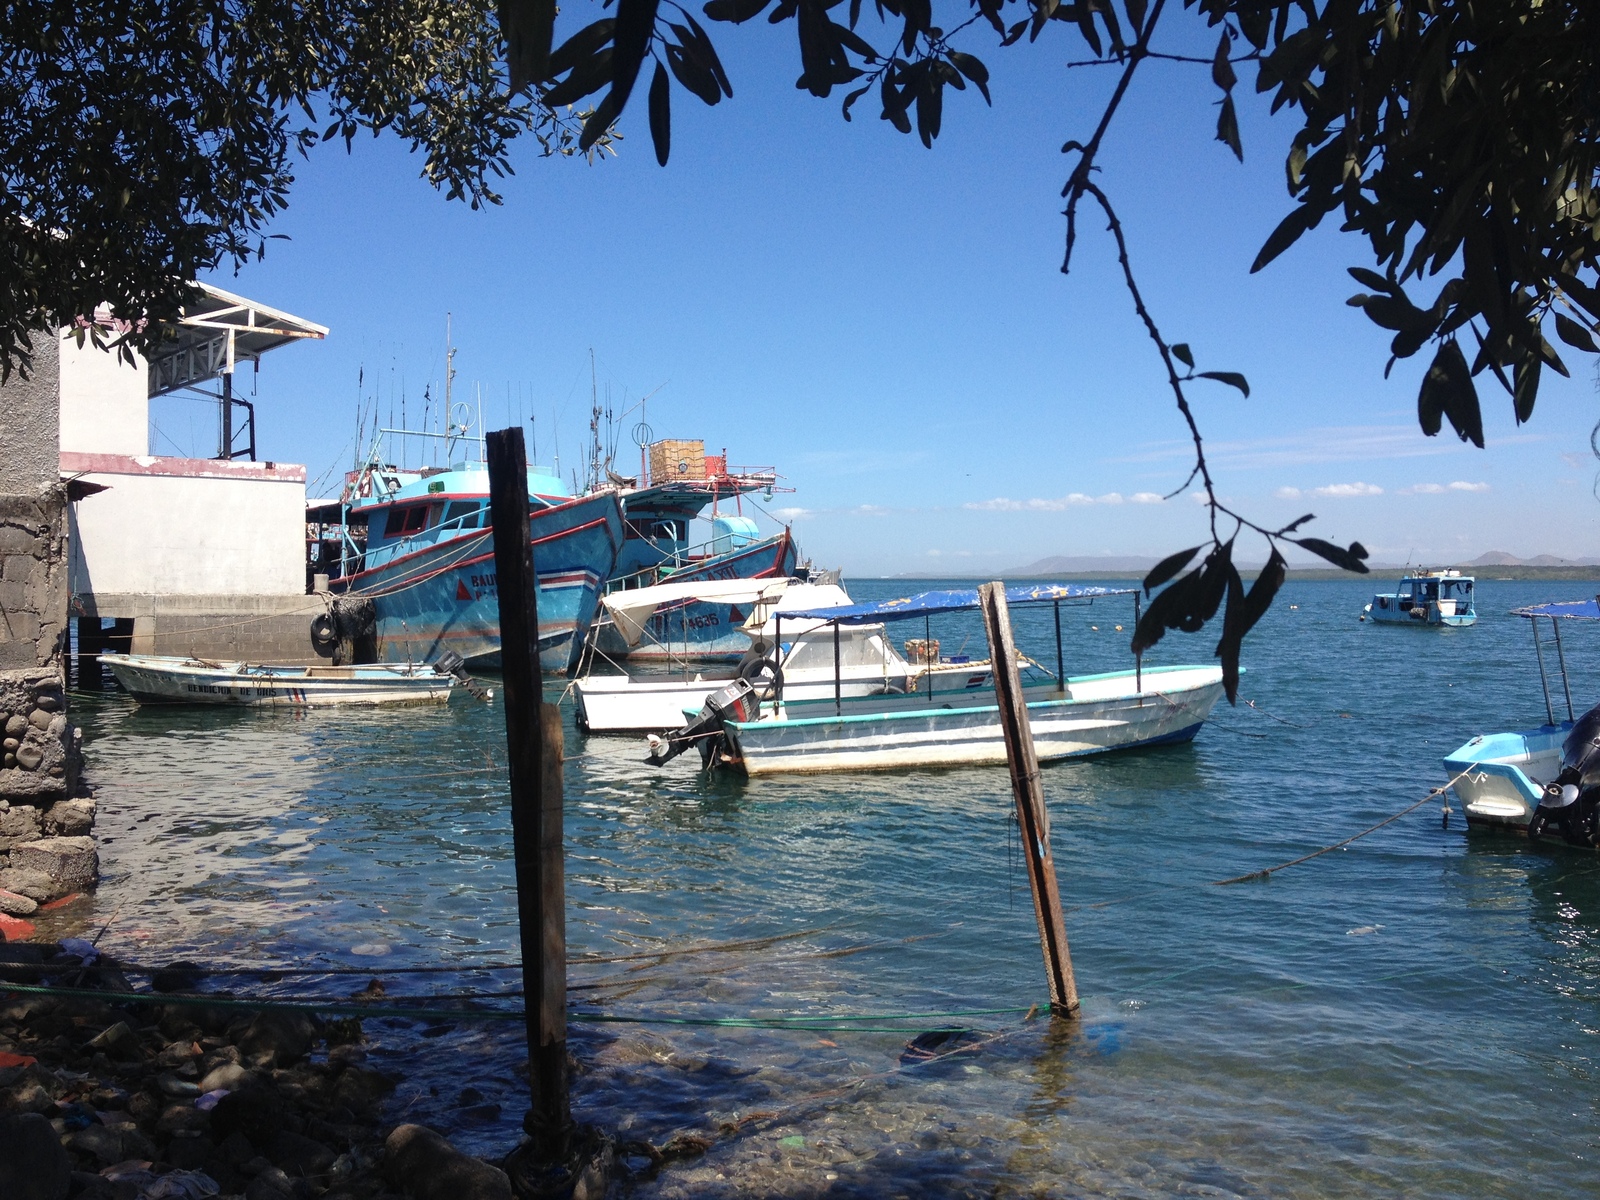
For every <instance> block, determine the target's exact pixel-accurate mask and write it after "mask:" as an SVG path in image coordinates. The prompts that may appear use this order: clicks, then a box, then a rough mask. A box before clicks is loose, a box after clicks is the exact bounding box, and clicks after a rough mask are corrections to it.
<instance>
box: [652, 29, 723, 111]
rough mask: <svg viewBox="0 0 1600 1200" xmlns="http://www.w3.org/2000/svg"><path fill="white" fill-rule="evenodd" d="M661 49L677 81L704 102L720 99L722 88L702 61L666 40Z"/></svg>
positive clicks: (712, 102) (708, 102)
mask: <svg viewBox="0 0 1600 1200" xmlns="http://www.w3.org/2000/svg"><path fill="white" fill-rule="evenodd" d="M674 28H678V27H677V26H674ZM685 32H687V31H685ZM663 49H665V51H666V54H667V65H668V66H669V67H671V68H672V73H673V75H675V76H677V79H678V82H679V83H681V84H683V86H684V87H685V88H687V89H688V90H689V91H691V92H693V93H694V94H695V95H696V96H698V97H700V99H701V100H702V101H703V102H704V103H706V104H715V103H717V102H718V101H719V100H721V99H722V89H721V88H719V87H718V86H717V80H716V76H714V75H712V73H711V71H710V69H709V68H707V67H706V66H705V64H704V63H702V62H700V61H699V60H698V59H696V58H694V57H693V56H691V55H690V54H689V52H688V50H686V49H685V48H684V47H682V46H675V45H673V44H672V43H671V42H668V43H667V44H666V45H665V46H664V47H663Z"/></svg>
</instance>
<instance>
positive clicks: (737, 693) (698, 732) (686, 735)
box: [645, 679, 761, 767]
mask: <svg viewBox="0 0 1600 1200" xmlns="http://www.w3.org/2000/svg"><path fill="white" fill-rule="evenodd" d="M760 710H761V700H760V698H759V696H758V694H757V692H756V688H755V686H754V685H753V684H752V683H751V682H750V681H749V680H748V679H735V680H734V681H733V682H732V683H730V684H728V685H727V686H726V687H722V688H718V689H717V690H716V691H714V692H712V693H711V695H709V696H707V697H706V703H705V707H703V708H702V709H701V710H700V715H699V716H698V717H696V718H695V719H694V720H692V721H690V722H689V723H688V724H687V725H685V726H684V727H683V728H682V729H679V730H676V731H674V732H672V733H669V734H666V735H665V736H660V735H657V734H654V733H652V734H651V735H650V737H649V739H648V745H649V747H650V756H649V757H648V758H646V759H645V762H647V763H649V764H650V765H651V766H652V767H661V766H665V765H666V764H667V763H669V762H671V761H672V760H673V759H675V758H677V757H678V755H680V754H682V753H683V752H684V751H685V750H687V749H689V747H690V746H694V745H698V746H699V747H700V765H701V766H702V767H709V766H711V765H713V764H714V763H716V762H718V761H720V755H721V751H722V750H723V749H724V748H725V747H726V745H727V742H726V739H725V738H724V736H723V732H722V725H723V722H724V721H748V720H750V719H751V718H752V717H754V716H755V715H756V714H757V713H758V712H759V711H760Z"/></svg>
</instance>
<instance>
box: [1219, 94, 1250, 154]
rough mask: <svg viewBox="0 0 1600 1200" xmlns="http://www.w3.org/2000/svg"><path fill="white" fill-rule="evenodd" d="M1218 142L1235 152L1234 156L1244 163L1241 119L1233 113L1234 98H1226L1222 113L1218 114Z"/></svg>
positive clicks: (1223, 101) (1224, 98)
mask: <svg viewBox="0 0 1600 1200" xmlns="http://www.w3.org/2000/svg"><path fill="white" fill-rule="evenodd" d="M1217 141H1219V142H1221V143H1223V144H1224V145H1225V146H1227V147H1228V149H1230V150H1232V151H1233V156H1234V157H1235V158H1237V159H1238V160H1239V161H1240V162H1243V161H1244V145H1243V143H1241V142H1240V141H1239V117H1238V115H1237V114H1236V113H1235V112H1234V111H1233V97H1232V96H1231V95H1230V96H1225V97H1223V100H1222V111H1221V112H1219V113H1218V114H1217Z"/></svg>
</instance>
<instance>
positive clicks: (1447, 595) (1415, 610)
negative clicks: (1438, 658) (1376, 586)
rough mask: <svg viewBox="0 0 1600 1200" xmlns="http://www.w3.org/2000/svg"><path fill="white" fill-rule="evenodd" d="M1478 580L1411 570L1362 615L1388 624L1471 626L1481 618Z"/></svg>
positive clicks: (1367, 607) (1442, 572) (1461, 575)
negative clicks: (1475, 599)
mask: <svg viewBox="0 0 1600 1200" xmlns="http://www.w3.org/2000/svg"><path fill="white" fill-rule="evenodd" d="M1475 582H1476V581H1475V580H1474V579H1473V578H1472V576H1470V575H1463V574H1462V573H1461V572H1460V571H1411V572H1409V573H1407V574H1406V575H1405V576H1404V577H1403V578H1402V579H1401V580H1400V586H1399V587H1398V588H1397V589H1396V590H1395V591H1393V592H1382V593H1379V594H1378V595H1376V596H1374V597H1373V598H1372V602H1371V603H1370V604H1368V605H1367V606H1366V607H1365V608H1364V609H1362V610H1361V611H1362V615H1363V618H1364V619H1365V618H1371V619H1372V620H1374V621H1378V622H1380V623H1382V624H1387V625H1449V626H1456V627H1460V626H1465V625H1471V624H1473V623H1474V622H1475V621H1477V619H1478V613H1477V610H1476V609H1475V608H1474V607H1473V604H1472V590H1473V584H1474V583H1475Z"/></svg>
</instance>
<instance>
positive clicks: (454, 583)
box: [329, 462, 623, 671]
mask: <svg viewBox="0 0 1600 1200" xmlns="http://www.w3.org/2000/svg"><path fill="white" fill-rule="evenodd" d="M528 493H529V497H530V500H531V502H532V508H531V511H530V513H529V532H530V535H531V537H532V542H533V563H534V571H535V573H536V575H537V576H538V580H539V660H540V663H541V664H542V665H543V667H544V669H545V670H547V671H565V670H567V669H568V667H570V666H571V665H573V663H574V662H575V661H576V659H577V655H578V653H579V651H580V650H581V649H582V646H583V642H584V639H585V637H586V636H587V634H588V630H589V624H590V622H591V621H592V620H593V619H594V615H595V610H596V608H597V606H598V605H599V600H600V593H601V589H602V588H603V587H604V585H605V582H606V580H607V579H608V578H609V577H610V575H611V573H612V570H613V568H614V567H615V565H616V559H617V551H618V549H619V547H620V546H621V545H622V540H623V537H622V530H623V526H622V508H621V505H620V503H619V502H618V499H617V493H616V491H615V490H607V491H598V492H594V493H591V494H590V495H587V496H580V497H576V498H574V497H572V496H571V495H569V494H568V493H567V491H566V488H565V487H563V485H562V483H561V480H560V479H559V478H558V477H556V476H555V475H553V474H550V473H547V472H544V471H542V470H541V469H539V468H538V467H533V468H530V469H529V471H528ZM488 504H489V475H488V470H487V468H486V467H485V466H484V465H483V464H482V463H473V462H458V463H455V464H453V465H452V466H451V467H449V468H447V469H440V468H427V469H424V470H421V471H411V472H398V471H395V470H394V469H393V468H377V467H373V468H369V469H364V470H363V471H361V472H357V473H355V478H354V479H353V480H352V483H351V486H350V487H348V488H347V496H346V497H345V498H344V500H343V501H342V502H341V504H340V509H341V519H342V521H343V525H344V530H345V541H346V543H347V544H344V545H341V549H342V551H343V553H342V554H341V558H340V561H341V565H342V567H343V569H342V570H341V571H340V572H339V574H338V575H337V576H336V577H335V578H333V579H331V580H330V586H331V587H332V588H333V590H335V591H342V592H347V593H350V594H352V595H356V596H360V597H364V598H367V599H370V600H371V601H372V603H373V608H374V613H375V616H376V634H375V653H376V657H377V659H378V660H379V661H381V662H432V661H433V660H435V659H436V658H438V657H439V656H440V655H441V654H443V653H444V652H445V651H454V652H455V653H456V654H459V655H460V656H461V657H462V658H463V659H465V660H466V662H467V663H468V664H470V665H472V666H478V667H482V666H489V667H493V666H498V665H499V660H500V604H499V593H498V591H497V589H496V586H495V568H494V533H493V530H492V529H490V528H488V527H487V526H488V524H489V515H488ZM362 530H364V532H365V537H364V540H360V541H358V540H357V539H356V537H355V536H354V535H355V534H356V533H357V532H358V531H362ZM329 557H330V559H331V557H332V556H331V555H330V556H329Z"/></svg>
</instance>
